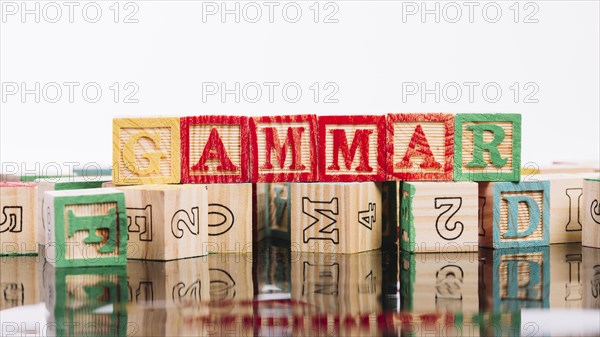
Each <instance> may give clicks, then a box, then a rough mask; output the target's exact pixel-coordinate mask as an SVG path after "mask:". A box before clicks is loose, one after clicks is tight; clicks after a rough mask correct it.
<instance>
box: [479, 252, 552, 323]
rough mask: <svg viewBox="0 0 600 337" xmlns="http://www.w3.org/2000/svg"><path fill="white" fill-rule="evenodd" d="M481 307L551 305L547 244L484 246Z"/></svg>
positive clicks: (505, 308)
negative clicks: (523, 246)
mask: <svg viewBox="0 0 600 337" xmlns="http://www.w3.org/2000/svg"><path fill="white" fill-rule="evenodd" d="M482 256H483V259H482V260H481V261H480V268H482V271H481V273H480V275H482V277H483V278H482V279H481V280H480V282H481V285H480V286H479V291H480V295H479V297H480V298H481V301H480V303H481V304H482V305H483V307H480V308H479V310H480V311H494V312H499V311H502V312H516V311H520V310H521V309H522V308H539V309H543V308H548V306H549V302H550V297H549V296H550V260H549V257H550V253H549V250H548V247H528V248H518V249H498V250H484V251H483V254H482Z"/></svg>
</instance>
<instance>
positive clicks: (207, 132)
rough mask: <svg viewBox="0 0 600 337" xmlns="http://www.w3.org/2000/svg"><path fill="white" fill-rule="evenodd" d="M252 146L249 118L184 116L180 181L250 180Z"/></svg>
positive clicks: (217, 181)
mask: <svg viewBox="0 0 600 337" xmlns="http://www.w3.org/2000/svg"><path fill="white" fill-rule="evenodd" d="M249 145H250V143H249V131H248V118H247V117H243V116H197V117H182V118H181V182H182V183H194V184H204V183H244V182H248V181H249V169H248V165H249V159H248V157H249V155H248V153H249V151H250V146H249Z"/></svg>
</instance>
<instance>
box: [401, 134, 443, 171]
mask: <svg viewBox="0 0 600 337" xmlns="http://www.w3.org/2000/svg"><path fill="white" fill-rule="evenodd" d="M417 147H418V148H417ZM415 154H416V155H419V156H422V157H423V162H422V163H421V165H419V167H421V168H422V169H436V170H437V169H439V168H441V167H442V164H440V163H438V162H437V161H436V160H435V157H434V156H433V153H432V152H431V147H430V146H429V142H428V141H427V137H426V136H425V132H423V128H422V127H421V124H417V127H416V128H415V131H414V132H413V135H412V137H411V139H410V143H409V144H408V147H407V148H406V153H405V154H404V157H403V158H402V161H401V162H399V163H397V164H396V168H400V169H409V168H412V167H413V163H412V161H411V158H412V156H414V155H415Z"/></svg>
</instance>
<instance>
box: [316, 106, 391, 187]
mask: <svg viewBox="0 0 600 337" xmlns="http://www.w3.org/2000/svg"><path fill="white" fill-rule="evenodd" d="M318 125H319V126H318V127H319V133H318V138H319V146H318V158H319V160H318V163H319V181H330V182H344V181H346V182H354V181H356V182H358V181H384V180H385V116H321V117H319V118H318Z"/></svg>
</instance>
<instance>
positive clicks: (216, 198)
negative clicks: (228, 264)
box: [207, 183, 252, 253]
mask: <svg viewBox="0 0 600 337" xmlns="http://www.w3.org/2000/svg"><path fill="white" fill-rule="evenodd" d="M207 228H208V245H207V249H208V251H209V252H211V253H213V252H214V253H232V252H236V253H249V252H252V184H249V183H246V184H210V185H208V227H207Z"/></svg>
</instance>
